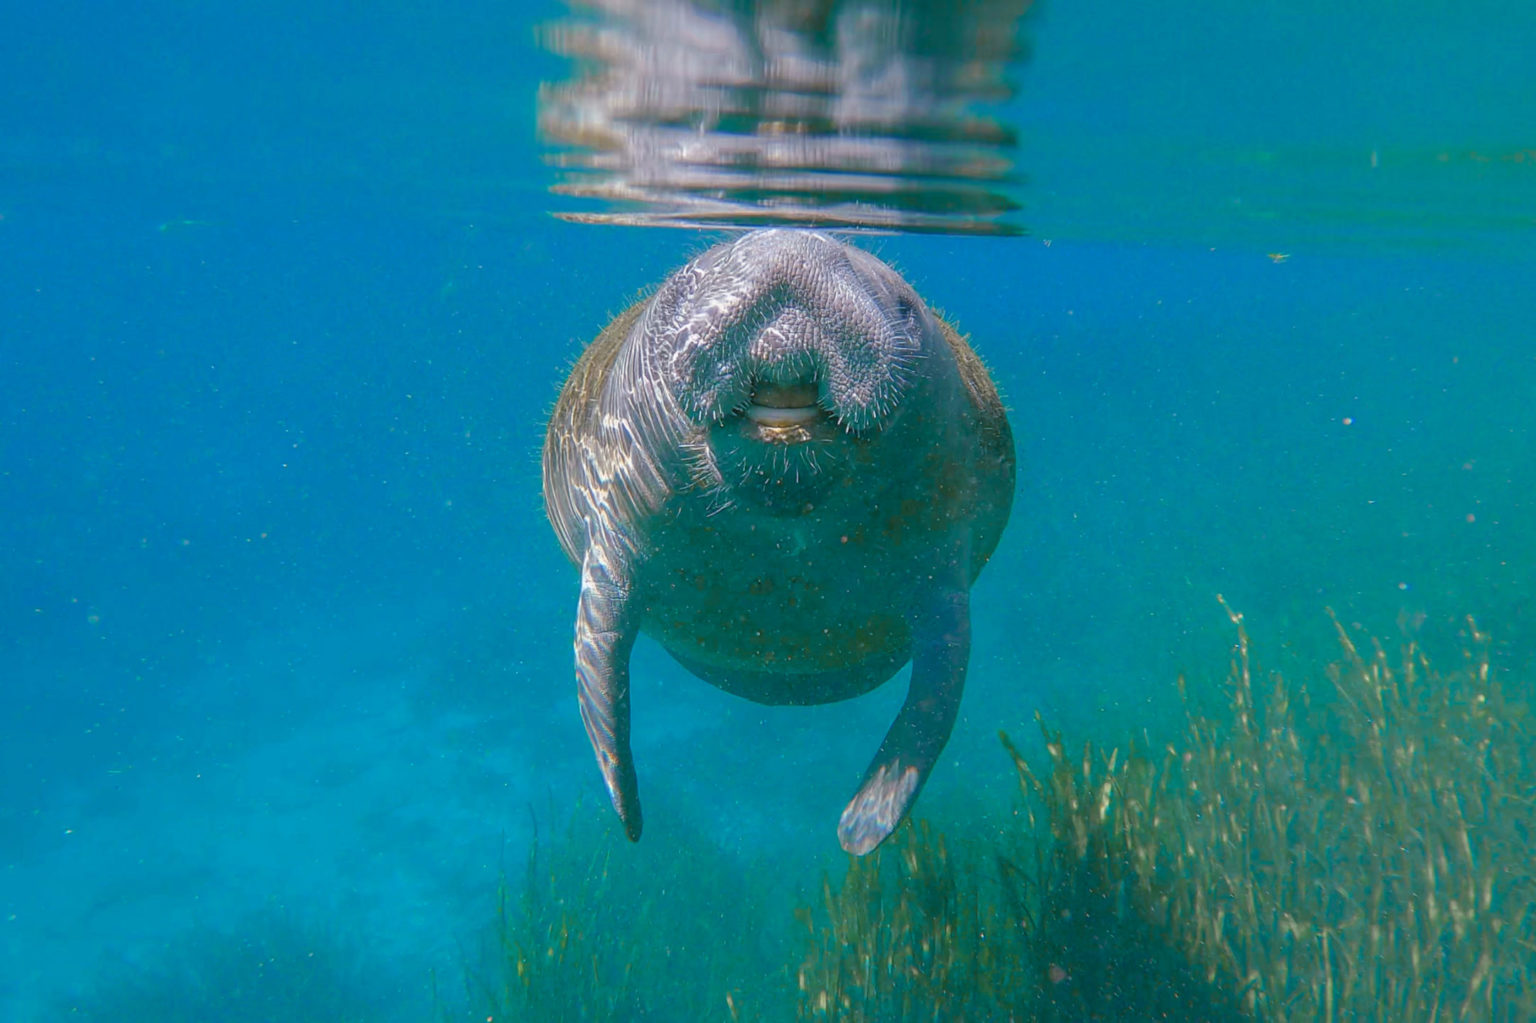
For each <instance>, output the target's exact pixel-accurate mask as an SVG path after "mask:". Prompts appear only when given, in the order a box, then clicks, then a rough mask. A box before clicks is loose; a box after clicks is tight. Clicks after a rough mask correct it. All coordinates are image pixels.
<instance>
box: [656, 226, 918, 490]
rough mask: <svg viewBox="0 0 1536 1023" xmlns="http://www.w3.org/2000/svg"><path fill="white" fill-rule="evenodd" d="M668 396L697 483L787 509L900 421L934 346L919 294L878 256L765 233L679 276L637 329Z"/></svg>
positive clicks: (819, 239) (724, 248)
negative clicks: (674, 407) (681, 421)
mask: <svg viewBox="0 0 1536 1023" xmlns="http://www.w3.org/2000/svg"><path fill="white" fill-rule="evenodd" d="M640 329H641V330H643V331H644V334H645V347H646V348H647V350H648V354H649V356H650V370H651V372H652V373H653V374H655V375H656V376H657V377H659V382H660V383H661V384H662V385H663V387H664V389H665V390H666V391H668V392H670V395H671V397H672V398H673V399H674V400H675V402H676V405H677V409H678V412H679V414H680V415H681V416H682V417H683V418H684V419H685V420H686V422H685V424H684V426H683V435H684V437H685V441H684V448H685V450H686V452H687V455H688V457H689V459H690V463H691V468H692V472H693V476H694V479H695V481H696V482H698V483H701V484H704V485H705V486H706V487H709V488H711V489H713V490H714V491H716V492H717V493H719V494H720V495H721V496H722V497H723V498H724V499H725V500H726V501H727V502H728V503H736V502H737V501H738V500H742V501H746V502H749V503H751V504H754V505H757V506H760V507H762V508H764V509H766V510H769V511H771V512H776V513H784V514H795V513H798V511H799V510H801V509H803V508H804V507H805V506H806V504H807V502H813V501H814V500H815V499H816V497H817V495H818V494H820V493H821V492H822V491H823V490H824V489H825V488H826V487H827V486H828V485H829V484H830V482H831V481H832V480H833V479H835V478H837V477H838V474H839V472H840V469H841V467H843V466H845V465H846V464H847V462H848V460H849V459H850V458H851V457H853V453H854V451H855V449H857V448H858V447H859V445H860V444H861V443H862V444H867V443H869V442H870V441H872V440H873V439H874V438H876V437H877V436H878V435H879V434H881V433H882V432H883V431H885V430H887V429H888V428H889V427H890V426H891V424H892V423H893V422H894V421H895V420H897V419H898V418H899V417H900V416H901V414H902V412H903V408H904V401H905V400H906V399H907V398H908V397H909V395H910V393H911V391H912V389H913V387H914V384H915V381H916V380H917V379H918V376H919V374H918V372H917V370H918V367H919V363H920V361H921V360H922V359H923V358H924V355H925V354H926V352H927V351H929V350H931V349H932V347H933V346H934V345H940V344H942V343H943V342H942V340H941V336H940V333H939V328H938V325H937V322H936V321H935V320H934V318H933V316H932V314H931V313H929V312H928V310H927V308H926V307H925V306H924V305H923V302H922V300H921V299H920V298H918V296H917V293H916V292H915V291H914V290H913V289H912V287H911V286H910V285H909V284H907V282H906V281H904V280H903V279H902V278H901V277H900V276H899V275H898V274H897V273H896V271H894V270H892V269H891V268H890V267H889V266H887V265H886V264H884V263H882V262H881V261H880V260H878V259H876V258H875V257H874V256H872V255H870V254H869V253H867V252H863V251H861V250H859V249H855V248H852V247H850V246H847V245H843V244H842V243H840V242H838V241H836V240H835V239H833V238H830V237H828V236H826V235H823V234H817V233H813V232H809V231H794V230H773V231H759V232H755V233H752V234H749V235H746V236H744V237H742V238H740V239H738V240H736V241H734V242H731V243H728V244H724V245H719V246H716V247H715V248H713V249H710V250H709V251H708V252H705V253H704V254H703V255H701V256H700V257H698V258H697V259H695V260H694V261H693V262H691V263H689V264H688V265H687V266H685V267H684V268H683V269H681V270H679V271H678V272H677V273H675V274H673V275H672V276H671V277H670V278H669V279H668V280H667V281H666V283H665V284H664V285H662V287H661V289H660V290H659V291H658V292H657V294H656V295H655V297H654V299H653V300H652V302H651V305H650V308H649V310H648V312H647V314H646V319H645V321H644V323H643V324H641V325H640Z"/></svg>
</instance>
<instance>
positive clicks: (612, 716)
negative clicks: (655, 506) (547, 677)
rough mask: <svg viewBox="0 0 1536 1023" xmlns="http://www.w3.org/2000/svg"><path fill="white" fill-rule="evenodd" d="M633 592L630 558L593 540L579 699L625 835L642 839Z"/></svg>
mask: <svg viewBox="0 0 1536 1023" xmlns="http://www.w3.org/2000/svg"><path fill="white" fill-rule="evenodd" d="M631 590H632V585H631V580H630V573H629V569H628V567H627V565H626V564H625V559H624V558H623V557H622V556H617V555H616V553H615V552H611V551H608V550H607V549H605V548H604V547H603V546H601V545H600V544H597V543H592V544H589V545H588V547H587V550H586V554H585V555H584V556H583V557H582V563H581V598H580V600H579V602H578V603H577V607H576V699H577V702H578V703H579V704H580V705H581V723H582V724H583V725H585V726H586V729H587V738H588V739H590V740H591V741H592V751H593V752H594V753H596V754H597V765H598V767H600V768H601V769H602V772H603V781H604V782H606V783H607V785H608V796H609V798H610V799H612V800H613V808H614V810H615V811H617V812H618V815H619V820H620V821H622V822H623V824H624V834H626V835H628V836H629V840H630V841H631V842H638V841H639V840H640V827H641V818H640V785H639V782H638V780H637V779H636V777H635V758H634V754H633V753H631V752H630V748H629V654H630V651H631V650H632V649H633V648H634V645H635V637H636V636H637V635H638V633H639V628H638V623H637V620H638V615H636V614H635V612H634V607H633V604H632V601H631V598H630V594H631Z"/></svg>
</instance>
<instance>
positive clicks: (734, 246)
mask: <svg viewBox="0 0 1536 1023" xmlns="http://www.w3.org/2000/svg"><path fill="white" fill-rule="evenodd" d="M1013 486H1014V454H1013V437H1012V433H1011V431H1010V429H1009V426H1008V420H1007V417H1006V416H1005V414H1004V411H1003V407H1002V403H1001V402H1000V401H999V399H998V395H997V390H996V388H995V387H994V386H993V384H992V381H991V379H990V378H989V377H988V375H987V372H986V370H985V368H984V367H983V366H982V364H981V362H980V360H979V359H977V357H976V356H975V354H974V353H973V352H972V351H971V349H970V347H969V345H967V343H966V341H965V340H964V339H963V338H961V337H960V335H959V334H957V333H956V332H955V330H954V329H953V328H952V327H951V326H949V324H947V323H945V322H944V321H942V320H941V319H939V318H938V317H936V316H935V315H934V314H933V313H931V312H930V311H929V310H928V308H927V307H926V306H925V305H924V304H923V301H922V299H921V298H919V297H918V295H917V293H916V292H915V291H914V290H913V289H912V287H911V286H910V285H909V284H908V283H907V282H906V281H905V280H903V279H902V278H901V276H900V275H899V274H897V273H896V271H894V270H893V269H891V268H890V267H889V266H887V265H886V264H884V263H882V262H881V261H880V260H878V259H876V258H875V257H874V256H872V255H870V254H869V253H867V252H864V251H862V250H860V249H857V248H853V247H851V246H848V245H844V244H842V243H841V242H839V241H837V240H836V239H833V238H831V237H828V236H826V235H823V234H818V233H813V232H809V231H796V230H770V231H757V232H753V233H751V234H747V235H744V236H741V237H740V238H738V239H737V240H735V241H732V242H729V243H726V244H722V245H718V246H716V247H715V248H712V249H710V250H709V251H707V252H705V253H704V254H703V255H701V256H699V257H698V258H697V259H695V260H693V261H692V262H690V263H689V264H688V265H686V266H684V267H683V268H682V269H681V270H678V271H677V272H676V273H674V274H673V275H672V276H671V277H669V278H667V280H666V281H665V282H664V283H663V284H662V285H661V287H660V288H659V289H658V290H657V291H656V292H655V293H654V294H653V295H652V296H651V297H650V298H648V299H644V300H642V301H640V302H637V303H636V304H635V305H633V306H631V307H630V308H629V309H627V310H626V311H625V312H623V313H621V314H620V315H619V316H618V317H617V318H616V319H615V320H614V321H613V322H612V323H610V324H609V325H608V327H607V328H606V329H605V330H603V332H602V333H601V334H599V335H598V337H597V339H596V340H595V341H593V342H592V344H591V345H590V346H589V347H588V348H587V349H586V351H585V352H584V353H583V355H582V356H581V358H580V360H579V361H578V362H577V364H576V366H575V368H574V369H573V370H572V372H571V375H570V378H569V379H568V380H567V381H566V383H565V387H564V390H563V391H562V393H561V395H560V400H559V402H558V404H557V405H556V407H555V411H554V414H553V416H552V417H551V419H550V423H549V429H548V433H547V435H546V438H545V443H544V501H545V507H546V510H547V512H548V514H549V519H550V522H551V523H552V524H553V525H554V528H555V532H556V533H557V534H558V535H559V538H560V544H561V546H562V547H563V548H564V549H565V552H566V554H567V555H569V557H570V559H571V561H572V562H574V563H575V564H576V565H577V566H578V567H579V568H580V570H581V596H580V599H579V602H578V605H577V612H576V681H577V695H578V699H579V703H580V707H581V717H582V721H583V723H584V724H585V725H586V729H587V735H588V737H589V738H590V739H591V741H592V746H593V748H594V750H595V751H596V753H597V760H598V764H599V766H600V767H601V769H602V772H603V778H604V780H605V781H606V783H607V786H608V792H609V795H610V796H611V797H612V800H613V806H614V809H615V810H616V811H617V812H618V814H619V817H620V819H621V820H622V821H623V824H624V828H625V831H626V833H627V834H628V835H629V837H630V838H631V839H638V838H639V836H640V829H641V815H640V802H639V794H638V788H637V784H636V777H635V766H634V761H633V759H632V756H631V753H630V738H629V729H630V702H629V692H630V687H629V655H630V650H631V648H632V646H633V644H634V641H635V639H636V637H637V636H638V635H639V634H640V633H641V632H644V633H646V634H648V635H650V636H652V637H653V638H655V639H656V640H657V641H659V642H660V643H661V644H662V646H664V647H665V648H666V649H667V651H668V652H669V653H671V654H672V656H673V657H675V658H676V659H677V660H678V661H679V662H680V663H681V664H682V665H683V666H684V667H686V668H687V669H688V670H689V671H691V672H692V673H694V674H695V675H697V676H698V677H699V678H701V679H703V680H705V681H706V682H709V683H710V684H712V685H715V686H718V687H719V688H721V689H724V690H726V691H728V692H731V693H735V694H737V695H739V696H743V697H746V698H747V699H750V700H755V701H757V702H759V703H773V704H816V703H827V702H831V701H834V700H843V699H847V698H849V697H852V696H857V695H858V694H860V693H864V692H867V691H868V690H870V689H873V688H874V687H876V686H878V685H880V684H881V683H883V682H885V681H886V680H888V679H889V678H891V676H892V675H894V674H895V673H896V672H897V671H898V670H899V669H900V668H901V667H902V666H903V665H904V664H906V663H907V661H909V660H910V661H912V662H913V668H912V676H911V684H910V689H909V691H908V694H907V699H906V702H905V704H904V705H903V706H902V708H901V711H900V713H899V714H898V715H897V717H896V721H895V723H894V724H893V725H892V726H891V728H890V731H889V732H888V733H887V734H886V737H885V741H884V743H882V745H881V746H880V749H879V751H878V752H877V753H876V754H875V757H874V760H873V761H872V762H871V764H870V766H869V769H868V771H867V772H866V773H865V776H864V779H863V781H862V783H861V784H860V787H859V789H858V791H857V792H856V793H855V795H854V797H853V799H852V801H851V802H850V803H849V804H848V806H847V808H846V809H845V810H844V811H843V814H842V819H841V821H840V823H839V827H838V837H839V840H840V841H841V843H842V845H843V847H844V848H846V849H847V850H848V851H850V852H853V853H859V854H862V853H866V852H868V851H869V850H871V849H873V848H874V847H875V846H877V845H878V844H879V843H880V842H881V841H882V840H883V839H885V837H886V836H887V835H889V834H890V833H891V831H892V829H894V828H895V827H896V825H897V824H899V823H900V822H901V819H902V818H903V817H904V816H905V815H906V813H907V811H908V809H909V808H910V807H911V805H912V803H913V801H914V800H915V799H916V797H917V793H918V790H919V789H921V787H922V785H923V782H924V781H925V780H926V778H927V775H928V772H929V770H930V768H932V766H933V764H934V762H935V761H936V760H937V758H938V756H939V753H940V751H941V750H942V749H943V747H944V744H945V742H946V741H947V740H948V738H949V733H950V729H951V728H952V726H953V724H954V721H955V715H956V713H957V711H958V709H959V705H960V696H961V691H962V689H963V687H964V683H965V672H966V661H967V658H968V656H969V651H970V603H969V589H970V586H971V583H972V582H973V581H974V580H975V579H976V576H977V574H978V573H980V571H981V569H982V566H983V565H984V564H986V561H987V559H988V558H989V557H990V556H991V554H992V551H993V549H994V548H995V547H996V546H997V542H998V539H999V537H1000V536H1001V534H1002V531H1003V527H1004V525H1005V524H1006V523H1007V521H1008V514H1009V509H1010V506H1011V504H1012V498H1013Z"/></svg>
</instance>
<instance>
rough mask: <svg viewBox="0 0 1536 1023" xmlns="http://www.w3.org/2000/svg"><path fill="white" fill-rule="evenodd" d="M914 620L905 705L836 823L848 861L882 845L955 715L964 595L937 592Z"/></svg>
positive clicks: (965, 642) (966, 633)
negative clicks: (910, 670) (909, 673)
mask: <svg viewBox="0 0 1536 1023" xmlns="http://www.w3.org/2000/svg"><path fill="white" fill-rule="evenodd" d="M916 618H917V620H916V621H915V622H914V623H913V642H912V682H911V684H910V687H909V688H908V690H907V699H906V702H904V703H903V704H902V705H901V711H900V713H898V714H897V715H896V720H895V721H894V722H893V723H892V724H891V729H890V731H888V732H887V733H886V734H885V741H884V742H882V743H881V744H880V751H879V752H878V753H876V754H875V759H874V760H872V761H871V762H870V765H869V769H868V770H867V771H865V773H864V781H863V783H862V784H861V785H860V786H859V791H858V792H857V793H856V794H855V795H854V797H853V799H852V800H850V801H849V803H848V806H847V808H846V809H845V810H843V816H842V819H841V820H839V821H838V824H837V839H838V841H839V842H840V843H841V844H842V846H843V848H844V849H846V850H847V851H848V852H851V853H853V854H854V855H855V856H863V855H864V854H865V853H867V852H869V851H870V850H872V849H874V848H875V846H877V845H879V844H880V843H881V842H883V841H885V840H886V838H887V837H889V836H890V834H891V832H892V831H894V830H896V825H898V824H900V823H901V821H902V818H904V817H906V815H907V811H908V810H909V809H911V807H912V803H913V802H914V801H915V800H916V799H917V794H918V792H920V791H922V788H923V783H924V782H925V781H927V780H928V772H929V771H930V770H931V769H932V768H933V765H934V764H935V763H936V762H937V761H938V759H939V754H940V753H942V752H943V750H944V744H945V743H947V742H948V741H949V733H950V731H951V730H952V729H953V728H954V726H955V718H956V716H957V715H958V714H959V711H960V696H961V693H962V692H964V690H965V669H966V664H967V662H968V661H969V659H970V654H971V598H970V593H969V591H968V590H967V589H966V587H965V586H963V585H952V586H946V587H939V588H938V589H937V591H936V592H934V593H933V594H931V595H930V596H929V598H928V600H927V602H926V606H925V607H924V608H922V609H921V610H920V612H919V614H918V615H917V616H916Z"/></svg>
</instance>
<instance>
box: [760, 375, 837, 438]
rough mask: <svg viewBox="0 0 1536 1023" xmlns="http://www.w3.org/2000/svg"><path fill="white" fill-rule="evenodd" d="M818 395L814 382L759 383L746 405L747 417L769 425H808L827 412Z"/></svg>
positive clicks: (778, 426) (773, 426)
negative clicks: (818, 401)
mask: <svg viewBox="0 0 1536 1023" xmlns="http://www.w3.org/2000/svg"><path fill="white" fill-rule="evenodd" d="M816 399H817V389H816V385H815V384H810V383H795V384H767V383H763V384H758V385H757V387H756V388H754V389H753V391H752V400H751V402H750V403H749V404H748V405H747V409H746V413H747V418H748V419H750V420H752V422H754V423H756V424H757V425H758V426H764V427H768V428H770V429H784V428H787V427H795V426H809V425H810V424H812V423H814V422H815V421H816V420H818V419H820V418H821V417H822V416H823V415H824V414H825V413H823V411H822V408H821V405H820V404H818V403H817V400H816Z"/></svg>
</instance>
